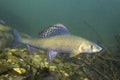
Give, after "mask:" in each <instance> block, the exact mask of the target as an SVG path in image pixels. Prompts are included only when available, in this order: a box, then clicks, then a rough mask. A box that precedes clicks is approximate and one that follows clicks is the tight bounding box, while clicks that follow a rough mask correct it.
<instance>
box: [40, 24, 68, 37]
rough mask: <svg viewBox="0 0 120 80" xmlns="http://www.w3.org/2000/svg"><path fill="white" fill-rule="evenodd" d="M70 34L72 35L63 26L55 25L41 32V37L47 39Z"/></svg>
mask: <svg viewBox="0 0 120 80" xmlns="http://www.w3.org/2000/svg"><path fill="white" fill-rule="evenodd" d="M69 33H70V32H69V30H68V29H67V27H65V26H64V25H63V24H55V25H53V26H50V27H47V28H45V29H44V30H43V31H41V32H39V37H40V38H46V37H51V36H56V35H63V34H69Z"/></svg>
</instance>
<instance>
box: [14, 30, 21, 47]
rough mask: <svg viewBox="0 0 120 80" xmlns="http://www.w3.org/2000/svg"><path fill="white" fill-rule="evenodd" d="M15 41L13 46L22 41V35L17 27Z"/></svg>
mask: <svg viewBox="0 0 120 80" xmlns="http://www.w3.org/2000/svg"><path fill="white" fill-rule="evenodd" d="M13 35H14V43H13V47H16V46H17V45H18V44H19V43H20V42H21V36H20V34H19V32H18V31H17V30H16V29H13Z"/></svg>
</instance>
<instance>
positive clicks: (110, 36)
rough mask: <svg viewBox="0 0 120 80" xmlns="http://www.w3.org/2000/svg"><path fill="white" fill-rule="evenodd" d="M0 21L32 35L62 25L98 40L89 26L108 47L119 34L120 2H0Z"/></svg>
mask: <svg viewBox="0 0 120 80" xmlns="http://www.w3.org/2000/svg"><path fill="white" fill-rule="evenodd" d="M0 19H2V20H4V21H5V22H6V24H7V25H10V26H11V27H14V28H17V29H18V30H19V31H22V32H26V33H28V34H30V35H32V36H37V33H38V32H39V31H41V30H42V29H43V28H44V27H47V26H50V25H53V24H55V23H62V24H64V25H66V26H68V28H69V29H70V31H71V33H73V34H75V35H78V36H82V37H85V38H88V39H91V40H93V41H96V40H99V39H98V37H96V33H95V32H94V31H93V30H92V29H91V28H89V27H88V25H89V26H92V28H93V29H95V30H96V31H97V32H98V33H99V35H101V37H102V38H103V40H104V41H105V42H106V43H110V44H111V43H112V42H113V40H114V36H115V35H116V34H118V33H120V0H92V1H90V0H71V1H70V0H34V1H33V0H19V1H18V0H0ZM86 23H87V24H86Z"/></svg>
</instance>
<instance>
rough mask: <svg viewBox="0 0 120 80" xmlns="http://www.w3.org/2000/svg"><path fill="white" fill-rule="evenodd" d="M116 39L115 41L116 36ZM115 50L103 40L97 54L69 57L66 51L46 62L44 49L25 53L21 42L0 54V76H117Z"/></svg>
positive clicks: (101, 79)
mask: <svg viewBox="0 0 120 80" xmlns="http://www.w3.org/2000/svg"><path fill="white" fill-rule="evenodd" d="M91 27H92V26H91ZM92 29H94V28H92ZM93 31H95V30H93ZM5 33H6V32H5ZM11 36H12V34H11ZM8 38H11V37H8ZM117 39H118V38H117ZM101 40H102V39H101ZM117 42H118V43H119V41H118V40H117ZM102 44H104V42H103V41H102ZM112 48H118V47H117V46H113V47H112ZM114 53H116V54H114ZM118 53H120V52H119V51H118V50H117V51H115V50H113V51H112V50H110V48H109V46H107V45H106V44H105V45H104V46H103V51H102V52H100V53H98V54H91V55H89V54H80V55H78V56H77V57H74V58H69V57H68V55H67V54H62V55H61V54H60V55H58V56H57V58H56V59H54V60H53V61H52V62H48V61H47V55H46V52H45V51H42V50H37V51H36V52H34V53H29V52H28V50H27V49H26V48H25V47H23V46H22V47H21V46H19V47H17V48H15V49H13V48H11V47H5V48H4V49H2V50H1V54H0V79H1V80H119V79H120V76H119V74H120V68H119V67H120V59H119V57H120V54H118Z"/></svg>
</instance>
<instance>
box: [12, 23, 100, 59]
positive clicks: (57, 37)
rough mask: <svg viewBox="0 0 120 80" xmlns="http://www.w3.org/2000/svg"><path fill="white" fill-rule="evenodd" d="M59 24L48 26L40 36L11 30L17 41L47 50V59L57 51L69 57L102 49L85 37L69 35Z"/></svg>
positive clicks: (51, 57) (52, 56)
mask: <svg viewBox="0 0 120 80" xmlns="http://www.w3.org/2000/svg"><path fill="white" fill-rule="evenodd" d="M60 25H61V24H59V26H53V27H49V28H48V29H46V30H45V31H43V32H42V34H40V38H23V37H21V36H20V35H19V33H18V32H17V31H16V30H13V32H14V35H15V39H16V40H17V41H18V42H20V43H23V44H26V45H29V46H32V47H34V48H40V49H44V50H46V51H48V58H49V60H53V58H54V57H55V56H56V55H57V54H58V53H70V57H74V56H76V55H78V54H80V53H95V52H100V51H101V50H102V48H101V47H100V46H98V45H97V44H95V43H93V42H91V41H89V40H87V39H84V38H81V37H78V36H75V35H71V34H70V33H69V31H68V29H67V28H66V27H65V26H63V25H61V26H60Z"/></svg>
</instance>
